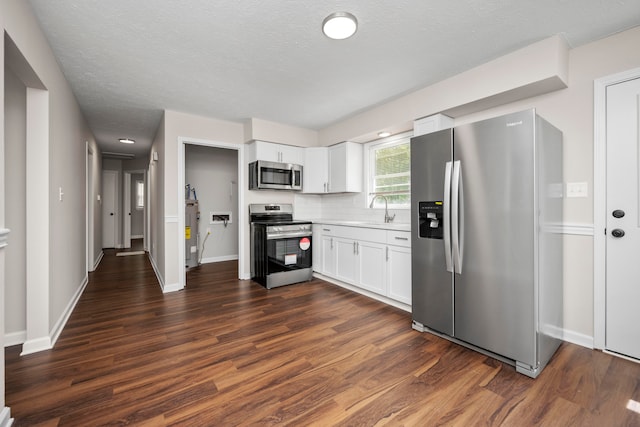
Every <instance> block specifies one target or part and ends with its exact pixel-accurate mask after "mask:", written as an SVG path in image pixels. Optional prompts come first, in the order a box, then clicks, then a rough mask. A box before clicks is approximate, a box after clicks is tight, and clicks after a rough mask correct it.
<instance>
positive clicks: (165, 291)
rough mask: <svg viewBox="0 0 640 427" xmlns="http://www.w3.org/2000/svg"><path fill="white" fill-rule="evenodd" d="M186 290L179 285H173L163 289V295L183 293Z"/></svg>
mask: <svg viewBox="0 0 640 427" xmlns="http://www.w3.org/2000/svg"><path fill="white" fill-rule="evenodd" d="M183 289H184V286H181V285H180V284H179V283H172V284H170V285H166V286H165V287H163V288H162V293H163V294H168V293H169V292H176V291H181V290H183Z"/></svg>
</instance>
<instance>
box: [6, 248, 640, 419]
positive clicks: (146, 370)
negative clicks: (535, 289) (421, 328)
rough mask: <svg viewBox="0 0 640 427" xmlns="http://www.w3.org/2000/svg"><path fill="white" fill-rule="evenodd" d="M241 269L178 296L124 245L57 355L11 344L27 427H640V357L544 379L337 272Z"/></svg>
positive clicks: (203, 271)
mask: <svg viewBox="0 0 640 427" xmlns="http://www.w3.org/2000/svg"><path fill="white" fill-rule="evenodd" d="M236 277H237V264H236V263H235V262H225V263H218V264H208V265H203V266H201V267H199V268H197V269H194V270H192V271H190V272H189V276H188V287H187V289H186V290H184V291H180V292H176V293H171V294H166V295H163V294H162V293H161V291H160V288H159V286H158V283H157V281H156V278H155V276H154V273H153V270H152V268H151V265H150V263H149V261H148V260H147V257H146V256H144V255H140V256H128V257H116V256H115V252H113V251H108V252H107V253H106V255H105V257H104V259H103V260H102V262H101V264H100V266H99V268H98V270H97V271H96V272H94V273H91V275H90V280H89V285H88V286H87V289H86V290H85V292H84V294H83V295H82V298H81V300H80V301H79V303H78V306H77V307H76V309H75V311H74V312H73V314H72V316H71V318H70V319H69V322H68V324H67V326H66V328H65V329H64V331H63V333H62V335H61V336H60V339H59V340H58V342H57V344H56V346H55V348H54V349H53V350H50V351H45V352H41V353H38V354H34V355H28V356H22V357H21V356H20V355H19V352H20V347H19V346H16V347H10V348H7V349H6V401H7V406H9V407H10V408H11V412H12V416H13V417H15V419H16V421H15V425H17V426H32V425H38V426H98V425H140V426H169V425H171V426H174V425H175V426H236V425H239V426H247V425H255V426H268V425H276V424H282V425H292V426H303V425H317V426H333V425H338V426H374V425H394V426H395V425H403V426H436V425H455V426H458V425H459V426H476V425H486V426H529V425H545V426H632V425H640V414H638V413H636V412H633V411H632V410H629V409H627V405H628V403H629V401H630V400H631V401H635V402H640V365H639V364H635V363H633V362H629V361H626V360H623V359H620V358H615V357H612V356H610V355H607V354H603V353H601V352H599V351H591V350H588V349H585V348H582V347H578V346H576V345H572V344H563V345H562V346H561V347H560V349H559V351H558V353H556V355H555V356H554V358H553V359H552V361H551V363H550V364H549V366H547V368H546V369H545V370H544V371H543V372H542V374H541V375H540V376H539V377H538V379H536V380H532V379H530V378H527V377H525V376H523V375H520V374H517V373H516V372H515V371H514V368H513V367H511V366H508V365H505V364H503V363H501V362H498V361H496V360H494V359H491V358H488V357H486V356H483V355H481V354H479V353H476V352H473V351H471V350H468V349H465V348H463V347H460V346H458V345H455V344H452V343H450V342H448V341H446V340H443V339H441V338H438V337H436V336H433V335H430V334H427V333H418V332H416V331H414V330H412V329H411V327H410V323H411V316H410V315H409V314H408V313H405V312H403V311H400V310H397V309H395V308H392V307H389V306H386V305H384V304H382V303H379V302H376V301H373V300H371V299H368V298H366V297H363V296H360V295H357V294H354V293H351V292H349V291H346V290H344V289H341V288H339V287H336V286H334V285H332V284H329V283H326V282H323V281H321V280H313V281H311V282H308V283H305V284H298V285H292V286H286V287H282V288H277V289H272V290H266V289H264V288H263V287H261V286H260V285H258V284H256V283H255V282H252V281H239V280H237V279H236Z"/></svg>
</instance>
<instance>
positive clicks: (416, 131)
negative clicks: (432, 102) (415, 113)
mask: <svg viewBox="0 0 640 427" xmlns="http://www.w3.org/2000/svg"><path fill="white" fill-rule="evenodd" d="M451 127H453V119H452V118H451V117H449V116H445V115H444V114H434V115H433V116H429V117H424V118H422V119H418V120H415V121H414V122H413V136H420V135H425V134H427V133H432V132H436V131H439V130H442V129H448V128H451Z"/></svg>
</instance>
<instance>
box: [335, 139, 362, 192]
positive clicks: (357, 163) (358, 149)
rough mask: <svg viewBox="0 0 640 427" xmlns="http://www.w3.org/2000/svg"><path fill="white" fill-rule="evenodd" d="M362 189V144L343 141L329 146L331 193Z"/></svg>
mask: <svg viewBox="0 0 640 427" xmlns="http://www.w3.org/2000/svg"><path fill="white" fill-rule="evenodd" d="M360 191H362V145H361V144H357V143H355V142H343V143H341V144H336V145H334V146H331V147H329V193H346V192H360Z"/></svg>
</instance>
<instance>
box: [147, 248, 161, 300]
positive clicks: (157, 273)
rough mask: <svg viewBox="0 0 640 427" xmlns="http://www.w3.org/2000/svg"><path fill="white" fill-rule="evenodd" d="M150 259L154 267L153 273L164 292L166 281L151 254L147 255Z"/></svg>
mask: <svg viewBox="0 0 640 427" xmlns="http://www.w3.org/2000/svg"><path fill="white" fill-rule="evenodd" d="M147 256H148V257H149V261H151V267H153V272H154V273H155V274H156V279H157V280H158V284H159V285H160V289H162V291H163V292H164V279H163V278H162V276H161V275H160V270H158V266H157V264H156V260H155V258H154V257H153V256H152V255H151V252H148V253H147Z"/></svg>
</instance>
